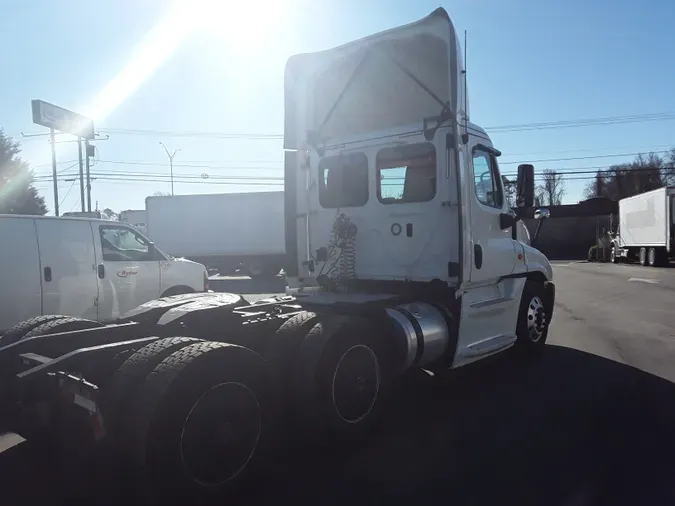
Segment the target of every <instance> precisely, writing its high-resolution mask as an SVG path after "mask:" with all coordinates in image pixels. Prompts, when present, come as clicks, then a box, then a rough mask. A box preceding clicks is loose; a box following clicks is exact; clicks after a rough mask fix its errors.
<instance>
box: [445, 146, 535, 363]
mask: <svg viewBox="0 0 675 506" xmlns="http://www.w3.org/2000/svg"><path fill="white" fill-rule="evenodd" d="M465 153H467V155H466V156H467V162H468V163H467V165H468V166H469V170H467V176H468V177H467V184H466V186H465V193H466V198H467V200H468V202H467V207H468V208H469V215H470V217H469V223H468V224H469V227H468V234H467V237H466V240H467V241H468V243H467V246H468V248H467V250H468V251H467V253H468V254H467V255H466V261H467V262H468V263H469V265H468V266H467V269H466V270H465V272H467V271H468V274H469V275H468V280H466V281H465V283H463V285H462V288H463V290H462V318H461V323H460V330H459V339H458V350H457V355H456V358H455V365H461V364H464V363H468V362H471V361H473V360H477V359H479V358H482V357H484V356H487V355H490V354H492V353H496V352H498V351H500V350H502V349H504V348H505V347H508V346H510V345H511V344H513V342H514V341H515V329H516V320H517V315H518V307H519V304H520V294H521V292H522V288H523V285H524V283H525V278H522V277H510V276H509V275H510V274H512V273H513V272H514V270H515V268H516V265H517V262H522V261H523V258H522V255H521V256H520V257H519V256H518V254H519V252H521V253H522V248H520V247H519V246H518V244H517V241H515V240H514V239H513V238H512V228H511V227H507V228H505V229H502V228H501V226H500V221H501V217H500V215H501V214H509V213H510V209H509V206H508V202H507V201H506V196H505V193H504V188H503V185H502V180H501V176H500V174H499V167H498V166H497V157H496V155H497V154H498V152H497V151H496V150H494V149H493V148H492V147H491V146H490V144H489V141H487V139H483V138H482V137H473V138H472V139H471V140H470V144H469V151H468V152H465Z"/></svg>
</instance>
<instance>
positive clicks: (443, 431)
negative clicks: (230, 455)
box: [0, 346, 675, 506]
mask: <svg viewBox="0 0 675 506" xmlns="http://www.w3.org/2000/svg"><path fill="white" fill-rule="evenodd" d="M485 362H486V363H481V364H475V365H473V366H472V367H467V368H465V369H464V370H461V369H460V370H457V371H452V372H449V373H446V374H443V375H439V376H436V377H430V376H427V375H426V374H424V373H422V372H419V373H415V374H411V375H410V376H409V377H407V378H405V379H404V380H403V381H401V383H400V385H398V387H397V389H398V392H397V394H396V402H395V404H392V406H391V407H390V411H389V414H388V417H387V418H386V420H385V422H384V424H383V426H382V427H381V429H380V430H379V431H378V432H377V433H376V434H375V435H374V436H373V437H372V438H370V439H369V440H368V441H367V442H365V443H361V444H360V445H358V446H357V447H354V448H344V447H343V448H335V447H332V448H331V447H330V446H329V445H326V446H325V447H324V448H311V449H310V448H303V447H301V446H300V445H291V447H290V448H289V450H288V451H287V452H285V454H282V455H280V456H279V457H278V458H277V459H276V460H275V461H274V462H273V463H272V468H273V473H272V474H271V476H268V477H261V481H260V482H259V484H258V485H257V487H256V491H255V492H254V493H248V494H246V496H245V497H242V501H241V503H242V504H247V505H263V504H264V505H269V504H293V505H294V506H305V505H307V506H316V505H318V504H320V505H322V506H328V505H336V506H337V505H340V506H358V505H362V504H363V505H369V506H373V505H398V504H401V505H411V504H414V505H438V504H444V503H453V504H472V505H477V504H480V505H483V504H485V505H489V506H494V505H496V504H517V505H529V504H532V505H560V506H587V505H591V504H592V505H600V504H603V505H604V504H612V505H617V504H649V505H662V504H673V503H675V458H673V457H674V456H675V431H674V430H673V427H675V385H674V384H673V383H670V382H668V381H666V380H663V379H661V378H658V377H656V376H653V375H650V374H647V373H644V372H642V371H639V370H637V369H634V368H632V367H629V366H625V365H623V364H619V363H616V362H613V361H610V360H607V359H604V358H601V357H598V356H595V355H591V354H588V353H584V352H581V351H577V350H574V349H570V348H565V347H559V346H547V347H546V349H545V351H544V352H543V354H542V356H541V357H539V358H538V359H536V360H532V359H529V360H523V359H522V358H518V357H517V356H516V355H515V354H506V356H504V357H498V358H495V359H492V360H488V361H485ZM355 446H356V445H355ZM24 450H25V451H24ZM31 453H33V452H32V451H30V450H29V449H28V448H26V449H22V448H21V446H19V447H17V448H14V449H12V450H10V452H9V454H4V455H0V480H1V482H2V484H3V485H2V489H1V491H0V493H1V494H2V499H0V503H1V504H3V506H4V505H7V506H14V505H17V506H18V505H19V504H21V505H24V504H37V503H38V502H39V501H49V502H50V504H59V505H60V504H64V505H65V504H66V502H64V501H60V502H59V501H58V498H57V497H55V496H54V491H55V490H56V488H54V487H55V486H54V480H55V479H56V478H54V476H53V475H54V474H55V473H53V469H51V470H50V469H49V467H48V466H47V468H45V467H43V466H40V459H39V457H38V455H33V456H32V458H28V456H29V455H30V454H31ZM103 495H105V494H103ZM100 496H101V495H100V494H97V493H96V491H91V492H87V493H86V495H85V497H87V502H88V503H89V504H90V505H92V506H94V505H96V504H104V503H105V504H111V503H110V502H109V501H102V502H98V499H97V497H98V498H100ZM122 497H125V499H124V501H122V502H116V503H117V504H122V503H124V504H137V503H136V502H135V501H134V500H133V495H127V494H124V493H123V494H122Z"/></svg>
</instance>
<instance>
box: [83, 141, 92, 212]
mask: <svg viewBox="0 0 675 506" xmlns="http://www.w3.org/2000/svg"><path fill="white" fill-rule="evenodd" d="M84 147H85V155H86V156H85V160H86V164H87V211H89V212H91V174H90V173H89V168H90V165H89V159H90V158H91V157H92V156H94V146H92V145H91V144H89V139H87V140H85V142H84ZM82 206H84V198H83V199H82Z"/></svg>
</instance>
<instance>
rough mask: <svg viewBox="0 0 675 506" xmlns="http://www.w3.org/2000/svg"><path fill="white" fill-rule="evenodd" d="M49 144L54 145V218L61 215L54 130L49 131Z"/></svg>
mask: <svg viewBox="0 0 675 506" xmlns="http://www.w3.org/2000/svg"><path fill="white" fill-rule="evenodd" d="M49 142H50V143H51V145H52V178H53V179H54V216H58V215H59V185H58V181H57V180H56V139H55V138H54V129H53V128H50V129H49Z"/></svg>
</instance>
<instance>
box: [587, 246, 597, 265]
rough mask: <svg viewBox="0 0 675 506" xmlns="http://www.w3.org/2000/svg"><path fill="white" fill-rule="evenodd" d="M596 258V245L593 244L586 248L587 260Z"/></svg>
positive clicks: (592, 260)
mask: <svg viewBox="0 0 675 506" xmlns="http://www.w3.org/2000/svg"><path fill="white" fill-rule="evenodd" d="M597 260H598V246H597V245H593V246H591V247H590V248H588V261H589V262H596V261H597Z"/></svg>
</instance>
